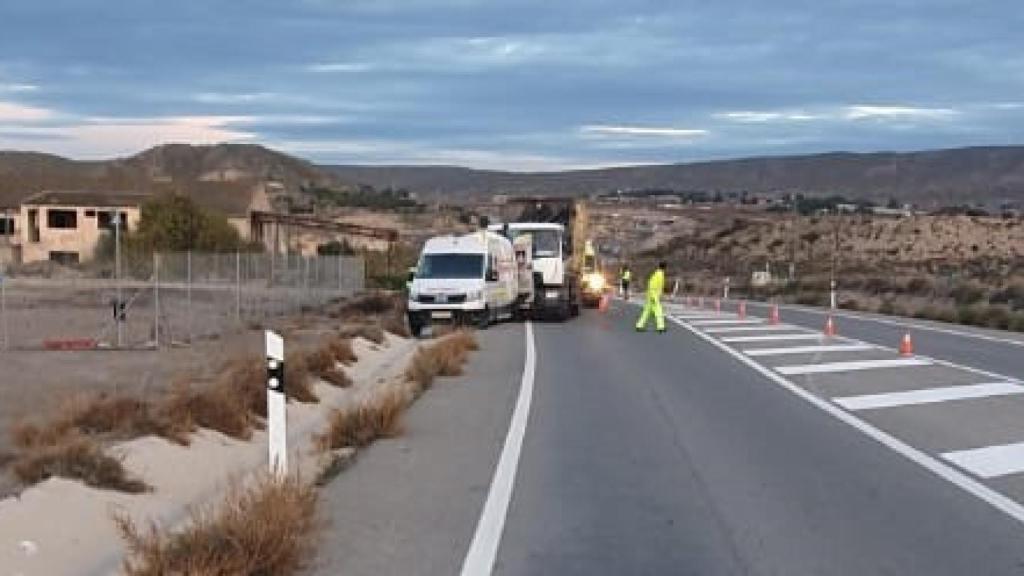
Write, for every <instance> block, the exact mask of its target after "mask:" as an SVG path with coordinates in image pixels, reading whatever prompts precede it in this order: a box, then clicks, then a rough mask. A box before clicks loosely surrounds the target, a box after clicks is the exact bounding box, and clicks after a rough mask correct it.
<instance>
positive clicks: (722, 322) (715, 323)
mask: <svg viewBox="0 0 1024 576" xmlns="http://www.w3.org/2000/svg"><path fill="white" fill-rule="evenodd" d="M763 322H764V320H739V319H735V320H696V321H693V322H690V324H693V325H694V326H728V325H730V324H732V325H737V326H738V325H742V324H747V325H751V324H761V323H763Z"/></svg>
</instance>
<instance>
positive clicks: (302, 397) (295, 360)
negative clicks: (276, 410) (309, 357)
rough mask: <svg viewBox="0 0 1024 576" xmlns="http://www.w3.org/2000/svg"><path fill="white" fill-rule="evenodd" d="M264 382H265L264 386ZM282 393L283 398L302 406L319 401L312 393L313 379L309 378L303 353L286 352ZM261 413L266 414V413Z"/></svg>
mask: <svg viewBox="0 0 1024 576" xmlns="http://www.w3.org/2000/svg"><path fill="white" fill-rule="evenodd" d="M264 377H265V376H264ZM265 382H266V380H264V384H263V385H264V386H266V383H265ZM284 393H285V396H287V397H289V398H291V399H293V400H295V401H296V402H302V403H304V404H312V403H315V402H318V401H319V398H317V397H316V394H315V393H313V379H312V378H311V377H310V370H309V365H308V364H307V363H306V355H305V354H304V353H303V352H287V353H285V355H284ZM264 395H266V390H265V389H264ZM263 413H264V414H266V411H264V412H263Z"/></svg>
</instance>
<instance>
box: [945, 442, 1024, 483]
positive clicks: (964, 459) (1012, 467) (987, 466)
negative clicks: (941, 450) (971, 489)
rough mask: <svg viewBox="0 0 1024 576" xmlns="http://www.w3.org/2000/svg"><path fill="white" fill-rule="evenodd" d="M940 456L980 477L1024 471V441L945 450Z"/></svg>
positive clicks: (993, 476) (992, 476)
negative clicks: (970, 448) (952, 450)
mask: <svg viewBox="0 0 1024 576" xmlns="http://www.w3.org/2000/svg"><path fill="white" fill-rule="evenodd" d="M942 457H943V458H945V459H946V460H949V461H950V462H952V463H953V464H956V465H957V466H959V467H961V468H963V469H964V470H967V471H968V472H970V473H971V474H974V475H975V476H980V477H982V478H995V477H996V476H1005V475H1007V474H1015V473H1017V472H1024V442H1018V443H1016V444H1003V445H1001V446H986V447H984V448H975V449H973V450H958V451H956V452H946V453H945V454H943V455H942Z"/></svg>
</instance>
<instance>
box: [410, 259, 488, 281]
mask: <svg viewBox="0 0 1024 576" xmlns="http://www.w3.org/2000/svg"><path fill="white" fill-rule="evenodd" d="M483 274H484V257H483V255H482V254H425V255H424V256H423V259H422V260H420V267H419V270H417V271H416V277H417V278H427V279H430V278H482V277H483Z"/></svg>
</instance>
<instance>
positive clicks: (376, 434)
mask: <svg viewBox="0 0 1024 576" xmlns="http://www.w3.org/2000/svg"><path fill="white" fill-rule="evenodd" d="M411 401H412V399H411V398H410V394H409V393H408V391H406V390H402V389H389V390H388V391H387V392H384V393H381V394H378V395H376V396H374V397H373V398H371V399H369V400H366V401H364V402H361V403H359V404H357V405H355V406H350V407H348V408H343V409H340V410H335V411H334V413H333V414H332V415H331V422H330V424H329V425H328V428H327V431H326V432H325V433H324V434H323V435H321V436H319V437H318V438H317V444H319V446H320V448H321V449H322V450H337V449H339V448H348V447H352V448H362V447H364V446H367V445H368V444H370V443H371V442H373V441H374V440H376V439H378V438H392V437H394V436H397V435H398V434H399V433H400V432H401V428H400V420H401V416H402V412H403V411H404V410H405V409H406V407H408V406H409V403H410V402H411Z"/></svg>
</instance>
